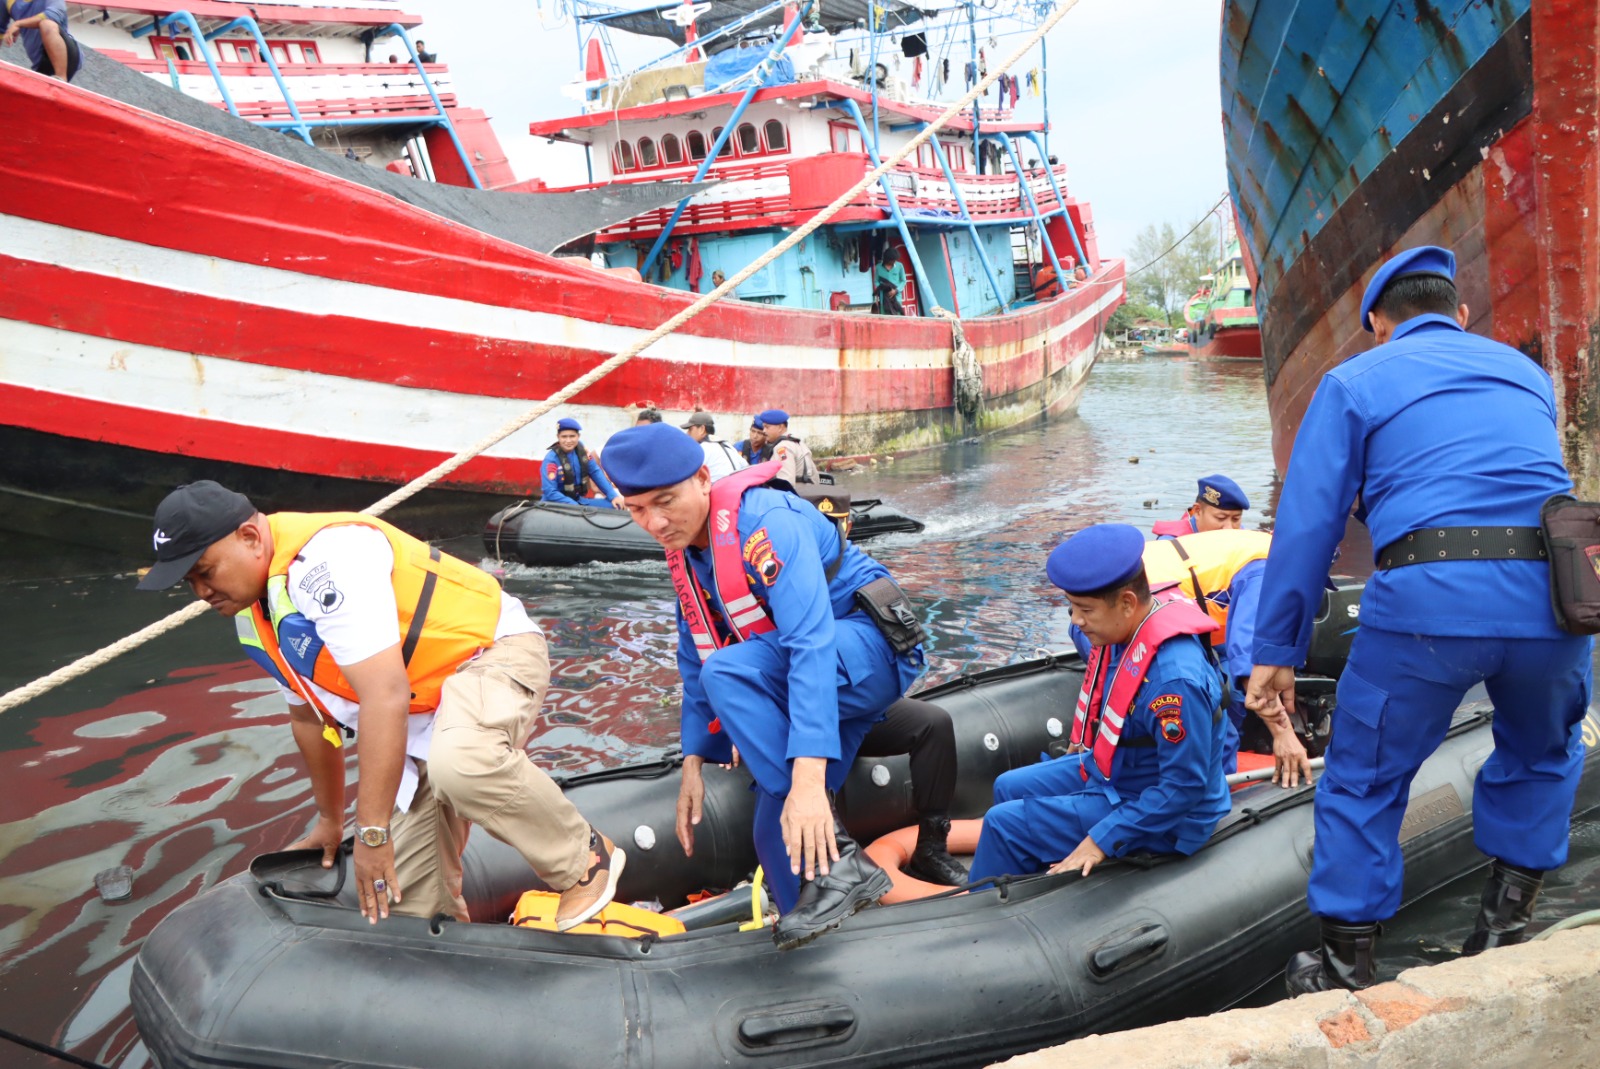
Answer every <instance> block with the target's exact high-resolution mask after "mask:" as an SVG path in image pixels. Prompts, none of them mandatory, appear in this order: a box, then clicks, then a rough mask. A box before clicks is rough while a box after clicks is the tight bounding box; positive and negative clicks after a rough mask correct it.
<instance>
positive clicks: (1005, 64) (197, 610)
mask: <svg viewBox="0 0 1600 1069" xmlns="http://www.w3.org/2000/svg"><path fill="white" fill-rule="evenodd" d="M1077 5H1078V0H1062V2H1061V3H1060V4H1059V6H1057V8H1056V9H1055V11H1054V12H1053V13H1051V15H1050V16H1049V17H1048V18H1046V19H1045V20H1044V21H1043V22H1041V23H1040V24H1039V26H1038V28H1037V29H1036V30H1034V31H1033V33H1032V34H1030V35H1029V36H1028V37H1027V38H1026V39H1025V40H1024V41H1023V42H1022V43H1021V44H1020V45H1018V46H1017V48H1016V50H1015V51H1014V52H1012V53H1011V55H1010V56H1008V57H1006V59H1005V60H1004V61H1002V62H1001V63H999V64H998V65H991V66H990V68H989V73H988V74H987V75H986V76H984V77H983V78H981V79H979V80H978V83H977V84H976V85H974V86H973V87H972V88H971V89H969V90H968V91H967V93H966V95H965V96H963V97H962V98H961V99H960V100H958V101H956V102H955V103H954V104H951V105H950V106H949V107H947V108H946V109H945V110H944V112H943V113H942V114H941V115H940V116H939V117H938V118H936V119H934V120H933V121H932V122H931V123H929V124H928V125H927V126H925V127H923V129H922V131H921V132H919V133H918V134H917V135H916V136H915V137H913V138H912V139H911V140H910V141H909V142H907V143H906V145H905V147H903V148H902V149H900V151H898V152H896V153H895V154H894V155H893V156H890V157H888V158H887V159H885V160H884V161H883V162H882V163H880V164H879V165H878V166H877V167H875V168H873V169H872V170H871V171H869V172H867V174H866V176H865V177H863V178H862V179H861V180H860V181H859V182H857V183H856V184H855V185H853V186H851V187H850V188H849V189H847V190H845V191H844V192H843V193H841V194H839V196H838V197H836V198H834V201H833V203H832V204H829V205H828V206H827V207H826V208H824V209H822V210H821V211H820V212H818V213H817V214H816V215H814V216H812V217H811V219H809V220H808V221H807V222H806V223H805V224H804V225H803V226H801V227H800V228H799V229H797V230H795V231H794V232H793V233H791V234H790V235H789V236H788V237H786V238H784V239H783V240H782V241H780V242H778V244H776V245H774V246H773V247H772V248H771V249H770V250H768V251H767V252H765V253H763V254H762V255H761V256H758V257H757V258H756V259H755V260H753V261H752V262H751V263H749V264H748V265H747V266H745V267H744V268H743V269H742V270H740V271H738V272H736V273H735V274H733V275H732V276H730V277H729V278H728V279H726V280H725V281H724V282H723V283H722V285H720V286H718V287H717V288H716V289H713V290H712V291H711V292H710V293H707V294H704V295H703V296H701V298H700V299H699V300H697V301H695V302H694V303H693V304H691V305H689V306H688V307H687V308H685V309H683V310H682V311H681V312H679V313H677V314H676V315H674V316H673V317H672V318H670V319H668V320H667V321H666V322H664V323H662V324H661V325H660V326H658V327H656V328H655V329H654V330H652V331H651V332H650V333H649V334H646V335H645V336H644V337H643V338H640V339H639V340H638V341H635V342H633V343H632V344H630V345H628V346H627V347H626V348H624V349H623V350H622V351H621V352H619V353H617V354H616V355H615V356H613V357H611V358H610V359H608V360H606V361H605V362H603V363H601V364H599V365H598V366H596V367H595V368H594V369H592V370H591V371H589V372H588V374H586V375H583V376H581V377H580V378H577V379H575V380H573V381H572V382H570V383H568V384H567V385H566V386H564V387H562V388H561V389H560V390H558V391H557V392H555V393H554V394H551V395H550V396H549V397H548V398H546V399H545V400H543V401H540V402H539V403H538V404H536V405H534V406H533V407H532V408H530V409H528V410H527V411H526V412H524V413H522V414H521V415H519V416H517V417H516V418H514V419H511V420H508V421H506V422H505V423H504V424H502V425H501V426H500V427H498V428H496V429H495V430H493V431H490V432H489V433H488V434H486V435H484V436H483V437H482V438H480V439H478V440H477V441H476V442H474V443H472V444H471V445H470V446H468V447H467V448H466V449H463V450H462V451H461V452H459V453H457V454H456V455H455V456H453V457H450V458H449V459H448V460H445V461H443V462H441V463H439V464H436V465H435V466H434V467H432V468H429V469H428V470H427V471H425V472H423V473H422V474H421V475H419V476H417V477H416V478H415V479H412V480H411V481H410V482H409V483H407V484H406V485H404V486H402V487H400V488H399V489H398V490H396V491H395V492H394V493H392V494H390V495H389V496H387V497H385V498H384V499H383V500H381V501H379V502H377V503H376V504H374V505H372V506H371V507H370V508H368V509H366V510H365V511H366V513H367V514H368V515H371V516H381V515H382V514H383V513H385V512H387V511H389V510H390V509H392V508H394V506H396V505H398V504H400V503H401V502H403V501H405V500H407V499H408V498H410V497H412V496H413V495H415V494H417V493H418V492H420V491H422V490H424V489H426V488H428V487H429V486H432V485H433V484H434V483H436V482H438V481H439V480H440V479H442V478H444V477H445V476H446V475H449V474H450V473H451V472H453V471H455V470H456V469H457V468H459V467H461V465H463V464H465V463H466V462H467V461H469V460H471V459H472V458H473V457H475V456H477V455H479V454H480V453H482V452H484V451H485V450H487V449H488V448H490V447H491V446H493V445H495V444H496V443H498V442H500V441H501V440H502V439H505V438H508V437H510V436H511V435H512V434H515V433H516V432H517V431H519V430H521V429H522V428H523V427H526V426H527V425H528V424H530V423H532V422H533V421H534V420H536V419H538V418H539V417H540V416H543V415H544V414H545V413H547V412H549V411H550V410H551V409H553V408H555V407H556V406H558V405H561V404H564V403H565V402H567V401H569V400H571V399H572V398H573V397H575V396H577V395H578V394H580V393H582V392H583V391H584V390H587V389H588V388H589V387H590V386H593V385H594V384H595V383H597V382H599V381H600V380H601V379H603V378H605V377H606V376H607V375H609V374H611V373H612V372H613V371H615V370H617V368H619V367H621V366H622V365H623V364H626V363H627V362H628V361H629V360H632V359H633V358H634V357H636V356H638V355H639V354H640V353H642V352H644V350H646V349H648V348H649V347H650V346H652V345H654V344H655V343H656V342H658V341H660V340H661V339H662V338H664V337H666V336H667V335H668V334H671V333H672V332H673V331H675V330H677V329H678V328H679V327H681V326H683V324H685V323H687V322H688V321H689V320H691V319H693V318H694V317H695V316H697V315H699V314H700V313H701V312H703V311H705V310H706V309H707V308H710V307H711V306H712V305H713V304H715V303H716V302H717V301H718V300H720V299H722V298H723V297H725V296H727V295H728V294H729V293H731V292H732V291H733V290H734V289H736V288H737V287H738V286H739V285H740V284H741V283H743V282H744V281H745V280H746V279H748V278H749V277H750V276H751V275H754V274H755V273H756V272H757V271H759V270H761V269H762V268H763V267H765V266H767V265H768V264H769V263H771V262H772V261H773V260H776V259H777V258H778V257H779V256H782V255H783V254H784V253H786V252H788V251H789V250H790V249H792V248H794V247H795V246H796V245H798V244H799V243H800V242H802V241H804V240H805V239H806V238H807V237H808V236H810V234H811V233H812V232H813V231H815V230H816V229H817V228H818V227H820V226H822V225H823V224H824V223H826V222H827V221H828V220H829V219H832V218H833V217H834V216H835V215H837V214H838V213H839V212H840V211H841V210H843V209H844V208H845V207H846V206H848V205H849V204H850V202H851V201H853V200H855V198H856V197H857V196H859V195H860V194H861V193H862V192H864V191H865V190H866V189H867V188H868V187H869V186H871V185H873V184H874V183H876V182H878V181H879V179H881V178H882V177H883V176H884V175H885V174H887V173H888V172H889V171H891V170H893V169H894V168H895V167H896V166H897V165H898V164H899V163H900V162H901V161H902V160H904V159H906V157H908V156H910V155H911V154H912V153H914V152H916V150H917V148H918V147H919V146H921V145H923V144H926V143H927V142H928V140H929V139H931V138H932V137H933V136H934V135H935V134H937V133H938V132H939V131H940V130H941V129H943V128H944V127H945V126H946V125H947V124H948V123H949V122H950V121H951V120H952V119H956V118H960V117H961V115H962V113H963V112H965V111H966V110H967V109H968V108H969V107H971V106H972V103H973V101H975V100H977V99H978V98H979V97H982V96H983V95H984V94H985V93H987V92H988V90H989V89H990V87H992V86H993V85H994V83H995V82H996V81H998V80H999V78H1000V76H1001V75H1002V74H1004V73H1006V71H1008V70H1010V69H1011V68H1012V67H1013V66H1015V65H1016V64H1017V63H1018V62H1020V61H1021V60H1022V57H1023V56H1024V55H1026V54H1027V53H1028V51H1029V50H1030V49H1032V48H1033V46H1034V45H1035V44H1037V43H1038V42H1039V41H1040V40H1041V39H1042V38H1043V37H1044V35H1045V34H1046V33H1048V32H1049V31H1050V30H1051V29H1052V28H1053V27H1054V26H1055V25H1056V23H1058V22H1060V21H1061V19H1062V18H1063V17H1064V16H1065V15H1066V13H1067V12H1068V11H1071V10H1072V9H1073V8H1074V7H1076V6H1077ZM208 608H209V606H208V605H206V603H205V602H202V601H197V602H195V603H194V604H192V605H189V606H186V607H185V608H183V609H180V610H179V611H177V612H175V613H173V614H172V615H170V616H167V617H165V618H164V619H161V620H157V621H156V622H155V623H153V624H151V625H149V626H148V627H145V628H142V629H141V630H139V631H135V632H134V633H133V634H131V635H128V636H126V637H125V638H121V639H118V640H117V641H116V642H113V643H112V644H111V645H109V646H105V647H103V648H101V649H98V650H95V651H94V652H93V653H90V654H87V655H85V656H83V657H80V658H78V659H77V660H76V661H73V662H72V663H71V664H69V665H66V666H65V667H63V668H58V669H56V670H55V671H54V672H51V673H50V674H49V675H47V676H41V677H40V678H38V679H36V680H34V681H33V682H32V683H27V684H24V685H23V686H20V687H18V688H16V689H15V690H12V691H9V692H7V693H6V694H4V695H0V713H4V712H7V711H9V710H11V709H14V708H16V707H17V706H19V705H21V704H22V703H23V702H26V701H28V700H30V699H32V698H37V697H38V696H39V695H41V694H44V693H46V692H47V691H50V690H53V689H55V688H56V687H59V686H60V685H61V684H63V683H67V682H70V681H71V680H74V679H77V678H78V677H79V676H81V675H84V674H86V673H88V672H90V671H93V670H94V669H96V668H99V667H100V666H101V665H103V664H106V663H107V662H109V661H111V660H113V659H114V658H116V657H119V656H121V655H122V654H124V653H127V652H128V651H129V650H131V649H135V648H137V647H139V646H142V645H144V644H145V643H146V642H149V641H150V640H152V639H155V638H158V637H160V636H161V635H164V634H166V633H167V632H168V631H173V630H176V629H177V628H179V627H182V626H183V625H184V624H186V623H188V622H189V621H190V620H194V619H198V618H199V617H200V616H202V615H204V614H205V612H206V610H207V609H208Z"/></svg>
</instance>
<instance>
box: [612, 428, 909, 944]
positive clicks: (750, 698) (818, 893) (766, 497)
mask: <svg viewBox="0 0 1600 1069" xmlns="http://www.w3.org/2000/svg"><path fill="white" fill-rule="evenodd" d="M780 422H781V421H780ZM778 467H779V465H778V464H777V463H776V462H772V461H768V462H766V463H763V464H758V465H756V466H755V467H752V468H746V469H745V470H744V471H741V472H735V473H734V474H733V475H730V476H727V477H726V478H724V479H721V480H719V481H718V482H716V483H715V484H713V483H712V482H711V477H710V474H709V473H708V472H707V471H706V467H705V456H704V454H703V453H702V452H701V451H700V447H699V446H698V445H696V444H695V443H694V442H693V441H692V440H690V438H689V437H688V436H687V435H685V434H682V433H681V432H679V431H678V430H677V429H676V428H673V427H667V426H659V427H634V428H631V429H629V430H625V431H622V432H621V433H619V434H617V435H614V436H613V437H612V438H611V441H610V442H609V443H607V445H606V468H607V469H608V470H609V471H610V473H611V476H612V478H613V479H615V480H616V483H617V486H618V487H619V488H620V489H621V490H622V493H623V495H624V497H625V499H626V501H627V505H628V510H629V511H630V512H631V513H633V518H634V520H635V521H636V522H637V523H638V524H639V526H640V527H642V528H644V529H645V530H646V531H648V532H649V533H650V534H651V535H652V536H653V537H654V538H655V539H656V541H658V542H660V543H661V545H662V548H663V549H665V550H666V551H667V565H668V567H669V569H670V570H671V573H672V585H673V588H674V590H675V591H676V593H677V597H678V670H679V672H680V673H681V674H682V676H683V713H682V717H683V723H682V743H683V752H684V760H683V783H682V786H681V789H680V792H679V795H678V838H679V840H680V841H681V842H682V844H683V848H684V852H685V853H687V854H692V853H693V852H694V825H696V824H698V823H699V822H700V811H701V810H700V807H701V800H702V797H703V795H704V785H703V783H702V781H701V773H700V769H701V766H702V764H703V763H704V762H706V761H711V762H714V763H718V764H726V763H728V762H729V761H731V760H732V757H733V750H732V748H733V747H735V746H737V747H738V749H739V755H740V757H741V758H742V759H743V761H744V763H745V765H746V767H747V768H749V770H750V773H751V775H753V776H754V777H755V780H756V812H755V821H754V829H753V830H754V838H755V844H756V855H757V856H758V857H759V858H760V859H761V865H762V868H763V870H764V871H765V873H766V879H767V885H768V886H769V887H770V888H771V890H772V893H773V896H774V897H775V898H776V899H777V902H778V908H779V910H780V912H781V913H782V914H783V916H781V917H780V918H779V920H778V924H777V926H776V928H775V929H774V931H773V936H774V938H775V940H776V942H777V943H778V946H779V947H780V948H783V949H788V948H790V947H795V946H799V945H800V944H802V943H805V942H808V941H809V940H811V939H814V938H815V937H816V936H818V935H820V934H821V933H822V932H823V931H824V930H826V929H827V928H829V927H831V926H833V925H835V924H837V923H838V922H839V921H841V920H843V919H844V918H845V917H848V916H849V915H850V914H852V913H854V912H855V911H856V910H858V909H860V908H862V907H863V906H866V905H869V904H871V903H872V902H875V901H876V900H877V899H879V898H881V897H882V896H883V895H884V894H885V893H887V892H888V890H889V889H890V886H891V884H890V881H889V877H888V875H887V874H886V873H885V872H884V871H883V870H882V869H881V868H879V867H878V866H877V865H876V864H874V863H873V862H872V860H871V859H869V858H868V857H867V855H866V852H865V851H864V850H862V849H861V848H860V847H859V846H858V845H857V844H856V843H855V842H854V841H853V840H852V839H851V838H850V836H849V835H848V834H847V833H846V832H845V830H844V827H843V826H842V825H841V824H840V823H839V821H838V818H837V817H836V816H835V815H834V813H833V811H832V805H831V803H830V800H829V798H828V792H829V791H833V790H837V789H838V788H839V786H840V784H842V783H843V782H844V777H845V773H846V772H847V771H848V770H849V768H850V762H851V760H852V759H853V758H854V757H855V754H856V750H857V749H858V748H859V746H860V745H861V740H862V738H863V737H864V736H865V735H866V734H867V731H868V729H869V728H871V727H872V725H873V724H874V723H876V722H877V721H879V720H881V719H882V718H883V715H884V711H885V710H886V709H888V708H889V706H890V705H891V704H893V703H894V702H895V700H896V699H898V698H899V697H900V696H901V695H902V694H904V693H905V691H906V688H907V687H909V686H910V685H911V683H912V681H913V680H914V679H916V677H917V675H918V674H919V673H920V672H921V670H922V647H921V645H920V644H919V642H920V639H921V629H920V627H912V628H910V629H907V628H906V627H905V626H904V625H903V624H902V626H901V628H900V629H899V631H898V632H896V629H895V626H894V624H892V623H887V622H884V623H880V622H878V621H879V620H880V619H881V618H882V617H881V613H883V612H884V611H885V610H887V612H888V614H889V615H888V617H887V619H888V620H889V621H893V620H895V619H896V618H897V617H899V613H898V612H896V611H895V609H896V606H897V605H899V606H904V596H903V595H900V593H899V588H898V587H896V586H895V585H894V581H893V580H892V579H890V578H889V573H888V572H887V571H886V570H885V569H884V567H883V565H881V564H879V563H878V562H877V561H875V560H873V559H872V558H871V557H869V556H867V555H866V554H865V553H863V552H862V551H861V550H859V549H857V548H856V547H855V546H854V545H853V544H852V543H850V542H848V541H846V540H845V539H844V538H843V537H842V536H841V534H840V532H839V530H838V528H836V527H835V526H834V524H833V521H831V520H829V519H828V518H827V517H825V516H824V515H823V514H822V513H821V512H819V511H818V510H817V509H816V508H815V507H814V506H812V505H811V504H809V503H808V502H806V501H804V500H802V499H801V498H799V497H796V496H795V495H794V494H789V493H784V492H783V491H780V490H776V489H770V488H767V487H766V486H765V485H764V484H765V483H767V482H769V481H771V480H772V479H773V478H775V477H776V476H777V474H778ZM874 605H876V606H879V607H880V608H879V609H878V610H877V613H874V614H869V613H871V612H873V610H872V606H874ZM906 612H907V614H908V615H909V608H907V609H906ZM911 622H912V624H914V623H915V619H914V617H912V618H911ZM802 873H803V875H804V882H803V883H802V882H801V876H802Z"/></svg>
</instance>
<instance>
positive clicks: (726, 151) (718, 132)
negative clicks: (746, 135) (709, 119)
mask: <svg viewBox="0 0 1600 1069" xmlns="http://www.w3.org/2000/svg"><path fill="white" fill-rule="evenodd" d="M721 136H722V127H720V126H713V127H712V128H711V140H712V141H716V139H717V138H719V137H721ZM732 155H733V138H731V137H730V138H728V140H726V141H724V142H723V143H722V151H721V152H719V153H717V159H719V160H720V159H722V158H723V157H725V156H732Z"/></svg>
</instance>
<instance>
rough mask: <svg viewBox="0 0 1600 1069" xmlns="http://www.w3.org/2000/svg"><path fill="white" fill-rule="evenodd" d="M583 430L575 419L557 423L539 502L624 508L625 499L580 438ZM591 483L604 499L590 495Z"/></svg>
mask: <svg viewBox="0 0 1600 1069" xmlns="http://www.w3.org/2000/svg"><path fill="white" fill-rule="evenodd" d="M582 430H583V428H582V427H581V426H580V425H579V424H578V421H577V420H575V419H573V418H572V417H571V416H563V417H561V418H560V419H559V420H557V421H556V440H555V442H554V443H553V444H552V445H551V446H550V451H549V452H547V453H546V454H545V455H544V467H543V468H542V469H541V474H540V488H539V489H540V493H539V500H541V501H551V502H554V503H556V504H561V505H584V506H586V507H588V508H605V507H607V502H609V503H610V507H612V508H619V509H620V508H623V507H624V506H623V504H622V497H621V495H619V494H618V493H617V488H616V487H614V486H612V485H611V480H610V479H607V478H606V473H605V472H604V471H603V470H602V469H601V467H600V462H599V461H597V460H596V459H595V458H594V457H592V456H590V455H589V451H588V450H587V449H585V448H584V447H583V442H582V441H581V440H580V439H579V438H578V432H580V431H582ZM591 484H592V485H593V486H594V487H596V488H598V489H599V491H600V492H601V493H602V494H604V495H605V499H604V500H597V499H595V498H592V497H590V496H589V488H590V486H591Z"/></svg>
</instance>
